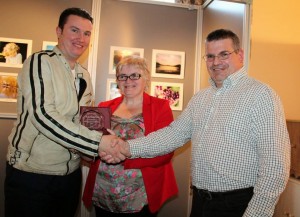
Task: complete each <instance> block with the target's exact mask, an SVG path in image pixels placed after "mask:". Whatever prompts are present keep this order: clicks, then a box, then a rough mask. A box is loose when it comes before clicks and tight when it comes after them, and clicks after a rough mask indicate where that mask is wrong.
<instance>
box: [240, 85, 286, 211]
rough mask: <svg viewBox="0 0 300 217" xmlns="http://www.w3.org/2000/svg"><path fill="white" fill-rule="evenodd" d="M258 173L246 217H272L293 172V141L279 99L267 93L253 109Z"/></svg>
mask: <svg viewBox="0 0 300 217" xmlns="http://www.w3.org/2000/svg"><path fill="white" fill-rule="evenodd" d="M252 130H253V133H255V134H256V138H257V151H258V155H257V156H258V158H259V159H258V163H259V166H258V171H257V182H256V184H255V186H254V195H253V197H252V199H251V201H250V203H249V204H248V208H247V209H246V212H245V213H244V215H243V217H253V216H259V217H272V216H273V212H274V209H275V205H276V203H277V201H278V199H279V196H280V194H281V193H282V192H283V190H284V188H285V186H286V184H287V181H288V178H289V169H290V141H289V136H288V132H287V127H286V120H285V117H284V111H283V108H282V105H281V102H280V99H279V97H278V96H277V95H276V93H275V92H273V91H272V90H267V91H265V92H264V93H263V94H261V96H260V97H258V99H257V102H256V103H255V106H253V129H252Z"/></svg>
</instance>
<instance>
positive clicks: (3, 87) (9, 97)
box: [0, 72, 18, 102]
mask: <svg viewBox="0 0 300 217" xmlns="http://www.w3.org/2000/svg"><path fill="white" fill-rule="evenodd" d="M17 76H18V73H5V72H0V102H16V101H17V94H18V81H17Z"/></svg>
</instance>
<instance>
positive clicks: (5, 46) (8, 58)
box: [0, 37, 32, 68]
mask: <svg viewBox="0 0 300 217" xmlns="http://www.w3.org/2000/svg"><path fill="white" fill-rule="evenodd" d="M31 52H32V40H27V39H16V38H3V37H0V66H3V67H15V68H22V66H23V62H24V61H25V60H26V59H27V58H28V57H29V55H31Z"/></svg>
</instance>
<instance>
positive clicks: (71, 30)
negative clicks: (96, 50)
mask: <svg viewBox="0 0 300 217" xmlns="http://www.w3.org/2000/svg"><path fill="white" fill-rule="evenodd" d="M92 29H93V24H92V23H91V21H89V20H88V19H85V18H82V17H79V16H76V15H70V16H69V17H68V18H67V22H66V23H65V25H64V27H63V29H61V28H59V27H57V28H56V34H57V37H58V47H59V48H60V50H61V51H62V53H63V54H64V56H65V58H66V59H67V60H68V61H69V62H72V63H73V62H76V61H77V59H78V58H79V57H80V56H81V55H82V54H83V52H84V51H85V50H86V49H87V48H88V46H89V43H90V39H91V34H92Z"/></svg>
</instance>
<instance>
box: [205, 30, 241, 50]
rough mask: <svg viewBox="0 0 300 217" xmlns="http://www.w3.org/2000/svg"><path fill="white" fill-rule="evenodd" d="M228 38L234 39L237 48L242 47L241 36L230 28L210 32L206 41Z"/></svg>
mask: <svg viewBox="0 0 300 217" xmlns="http://www.w3.org/2000/svg"><path fill="white" fill-rule="evenodd" d="M227 38H229V39H231V40H232V43H233V46H234V49H235V50H239V49H240V48H241V47H240V46H241V45H240V39H239V37H238V36H237V35H236V34H235V33H234V32H232V31H231V30H228V29H217V30H215V31H213V32H211V33H209V34H208V35H207V37H206V42H211V41H217V40H222V39H227Z"/></svg>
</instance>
